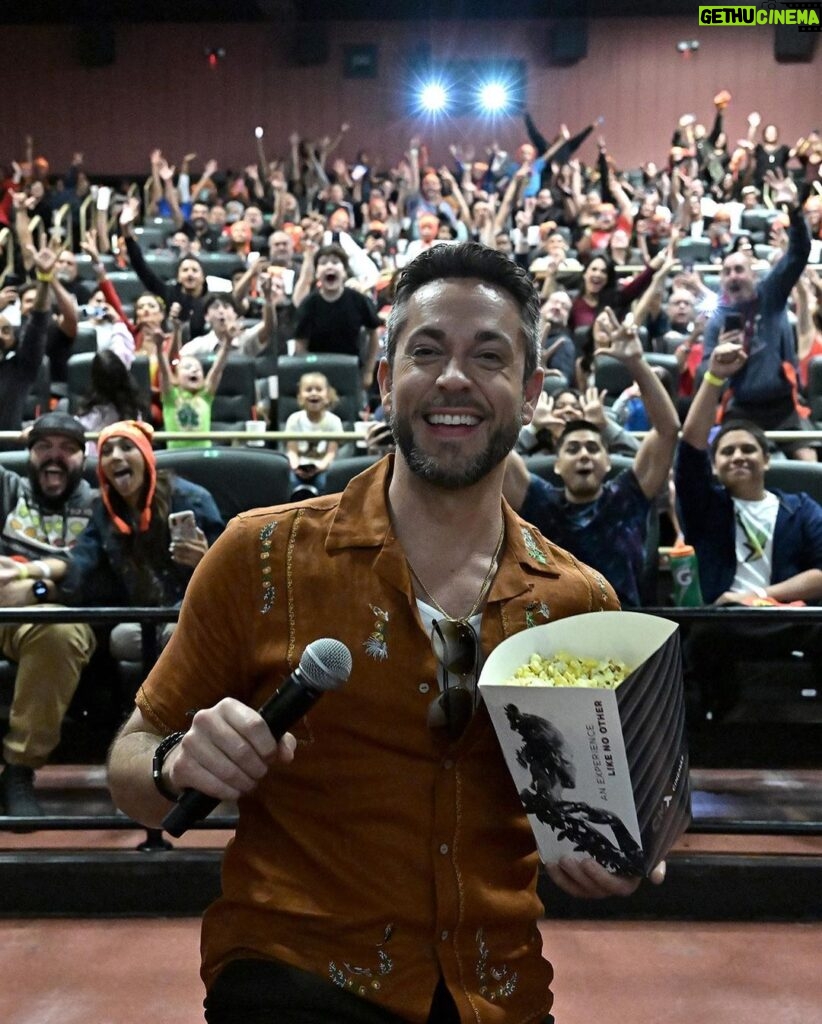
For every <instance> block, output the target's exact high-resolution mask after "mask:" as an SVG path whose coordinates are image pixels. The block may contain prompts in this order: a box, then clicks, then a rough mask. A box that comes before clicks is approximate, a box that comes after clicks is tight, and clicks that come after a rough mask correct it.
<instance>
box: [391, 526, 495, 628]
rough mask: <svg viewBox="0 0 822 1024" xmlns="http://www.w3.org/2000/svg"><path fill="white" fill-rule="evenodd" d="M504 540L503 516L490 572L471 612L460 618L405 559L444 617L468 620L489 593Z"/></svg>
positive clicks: (450, 620)
mask: <svg viewBox="0 0 822 1024" xmlns="http://www.w3.org/2000/svg"><path fill="white" fill-rule="evenodd" d="M504 540H505V519H504V518H503V520H502V525H501V526H500V531H499V539H498V540H497V546H496V548H495V549H494V553H493V555H491V562H490V564H489V566H488V572H486V574H485V578H484V579H483V581H482V583H481V584H480V588H479V593H478V594H477V599H476V601H474V603H473V605H472V606H471V610H470V611H469V612H467V613H466V614H465V615H462V616H460V617H459V618H454V616H453V615H449V614H448V612H447V611H445V609H444V608H443V607H442V605H441V604H440V603H439V601H438V600H437V599H436V598H435V597H434V595H433V594H432V593H431V591H430V590H429V589H428V587H426V585H425V584H424V583H423V582H422V580H421V579H420V578H419V576H418V574H417V572H416V571H415V569H414V566H413V565H412V564H411V562H410V560H409V558H408V557H407V556H406V559H405V560H406V562H407V563H408V568H409V570H410V572H411V575H412V576H413V577H414V579H415V580H416V581H417V583H418V584H419V585H420V587H421V588H422V590H423V592H424V594H425V596H426V597H427V598H428V600H429V601H430V602H431V604H432V606H433V607H434V608H436V609H437V611H438V612H439V613H440V615H442V617H443V618H444V619H447V620H448V621H449V622H467V621H468V620H469V619H471V618H472V617H473V616H474V615H476V614H477V612H478V610H479V609H480V607H481V606H482V602H483V601H484V600H485V597H486V595H487V593H488V591H489V589H490V587H491V582H492V580H493V578H494V573H495V572H496V571H497V565H498V560H499V556H500V552H501V551H502V544H503V541H504Z"/></svg>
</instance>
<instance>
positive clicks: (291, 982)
mask: <svg viewBox="0 0 822 1024" xmlns="http://www.w3.org/2000/svg"><path fill="white" fill-rule="evenodd" d="M204 1005H205V1019H206V1021H207V1024H402V1018H400V1017H397V1016H395V1015H394V1014H393V1013H389V1011H388V1010H384V1009H382V1008H381V1007H379V1006H377V1005H376V1004H375V1003H371V1002H369V1001H368V1000H365V999H360V998H359V996H355V995H353V994H352V993H351V992H348V991H346V990H345V989H341V988H338V987H337V986H336V985H333V984H332V983H331V982H330V981H326V980H325V979H324V978H321V977H319V976H318V975H315V974H310V973H309V972H308V971H302V970H300V969H299V968H297V967H292V966H291V965H289V964H283V963H279V962H277V961H273V960H232V961H231V963H229V964H228V965H227V966H226V967H225V969H224V970H223V971H222V972H221V973H220V975H219V977H218V978H217V980H216V981H215V982H214V984H213V985H212V986H211V990H210V991H209V993H208V995H207V996H206V999H205V1003H204ZM428 1020H429V1024H459V1015H458V1014H457V1009H456V1007H455V1006H454V1001H453V999H452V998H451V996H450V995H449V993H448V990H447V989H446V987H445V985H444V984H443V983H442V982H440V983H439V984H438V985H437V987H436V989H435V991H434V996H433V1000H432V1003H431V1010H430V1013H429V1015H428Z"/></svg>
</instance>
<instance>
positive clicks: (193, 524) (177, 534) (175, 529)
mask: <svg viewBox="0 0 822 1024" xmlns="http://www.w3.org/2000/svg"><path fill="white" fill-rule="evenodd" d="M168 529H169V532H170V533H171V539H172V541H185V540H196V539H197V520H196V519H195V518H194V513H193V512H191V511H186V512H172V513H171V515H170V516H169V517H168Z"/></svg>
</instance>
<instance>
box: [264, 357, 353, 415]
mask: <svg viewBox="0 0 822 1024" xmlns="http://www.w3.org/2000/svg"><path fill="white" fill-rule="evenodd" d="M304 373H322V374H324V375H325V376H326V377H327V378H328V382H329V384H331V385H332V387H333V388H334V390H335V391H336V392H337V394H338V395H339V397H340V400H339V403H338V404H337V406H336V407H335V408H334V409H333V410H332V412H335V413H336V414H337V416H339V417H340V419H341V420H342V421H343V423H354V422H356V421H357V420H358V419H359V413H360V409H362V402H363V395H362V373H361V371H360V366H359V361H358V359H357V357H356V356H348V355H337V354H335V353H322V352H317V353H313V352H312V353H309V354H307V355H302V356H280V358H279V360H278V361H277V379H278V385H279V398H278V399H277V415H278V418H279V421H280V429H284V428H285V423H286V420H287V419H288V417H289V416H290V415H291V413H293V412H296V411H297V409H299V405H298V404H297V387H298V385H299V383H300V377H302V375H303V374H304Z"/></svg>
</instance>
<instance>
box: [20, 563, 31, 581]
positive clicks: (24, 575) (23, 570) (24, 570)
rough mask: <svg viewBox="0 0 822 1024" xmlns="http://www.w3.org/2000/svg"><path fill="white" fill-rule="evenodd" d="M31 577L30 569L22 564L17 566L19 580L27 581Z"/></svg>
mask: <svg viewBox="0 0 822 1024" xmlns="http://www.w3.org/2000/svg"><path fill="white" fill-rule="evenodd" d="M30 576H31V573H30V572H29V567H28V566H27V565H24V564H23V563H22V562H20V564H19V565H18V566H17V579H18V580H27V579H29V577H30Z"/></svg>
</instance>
